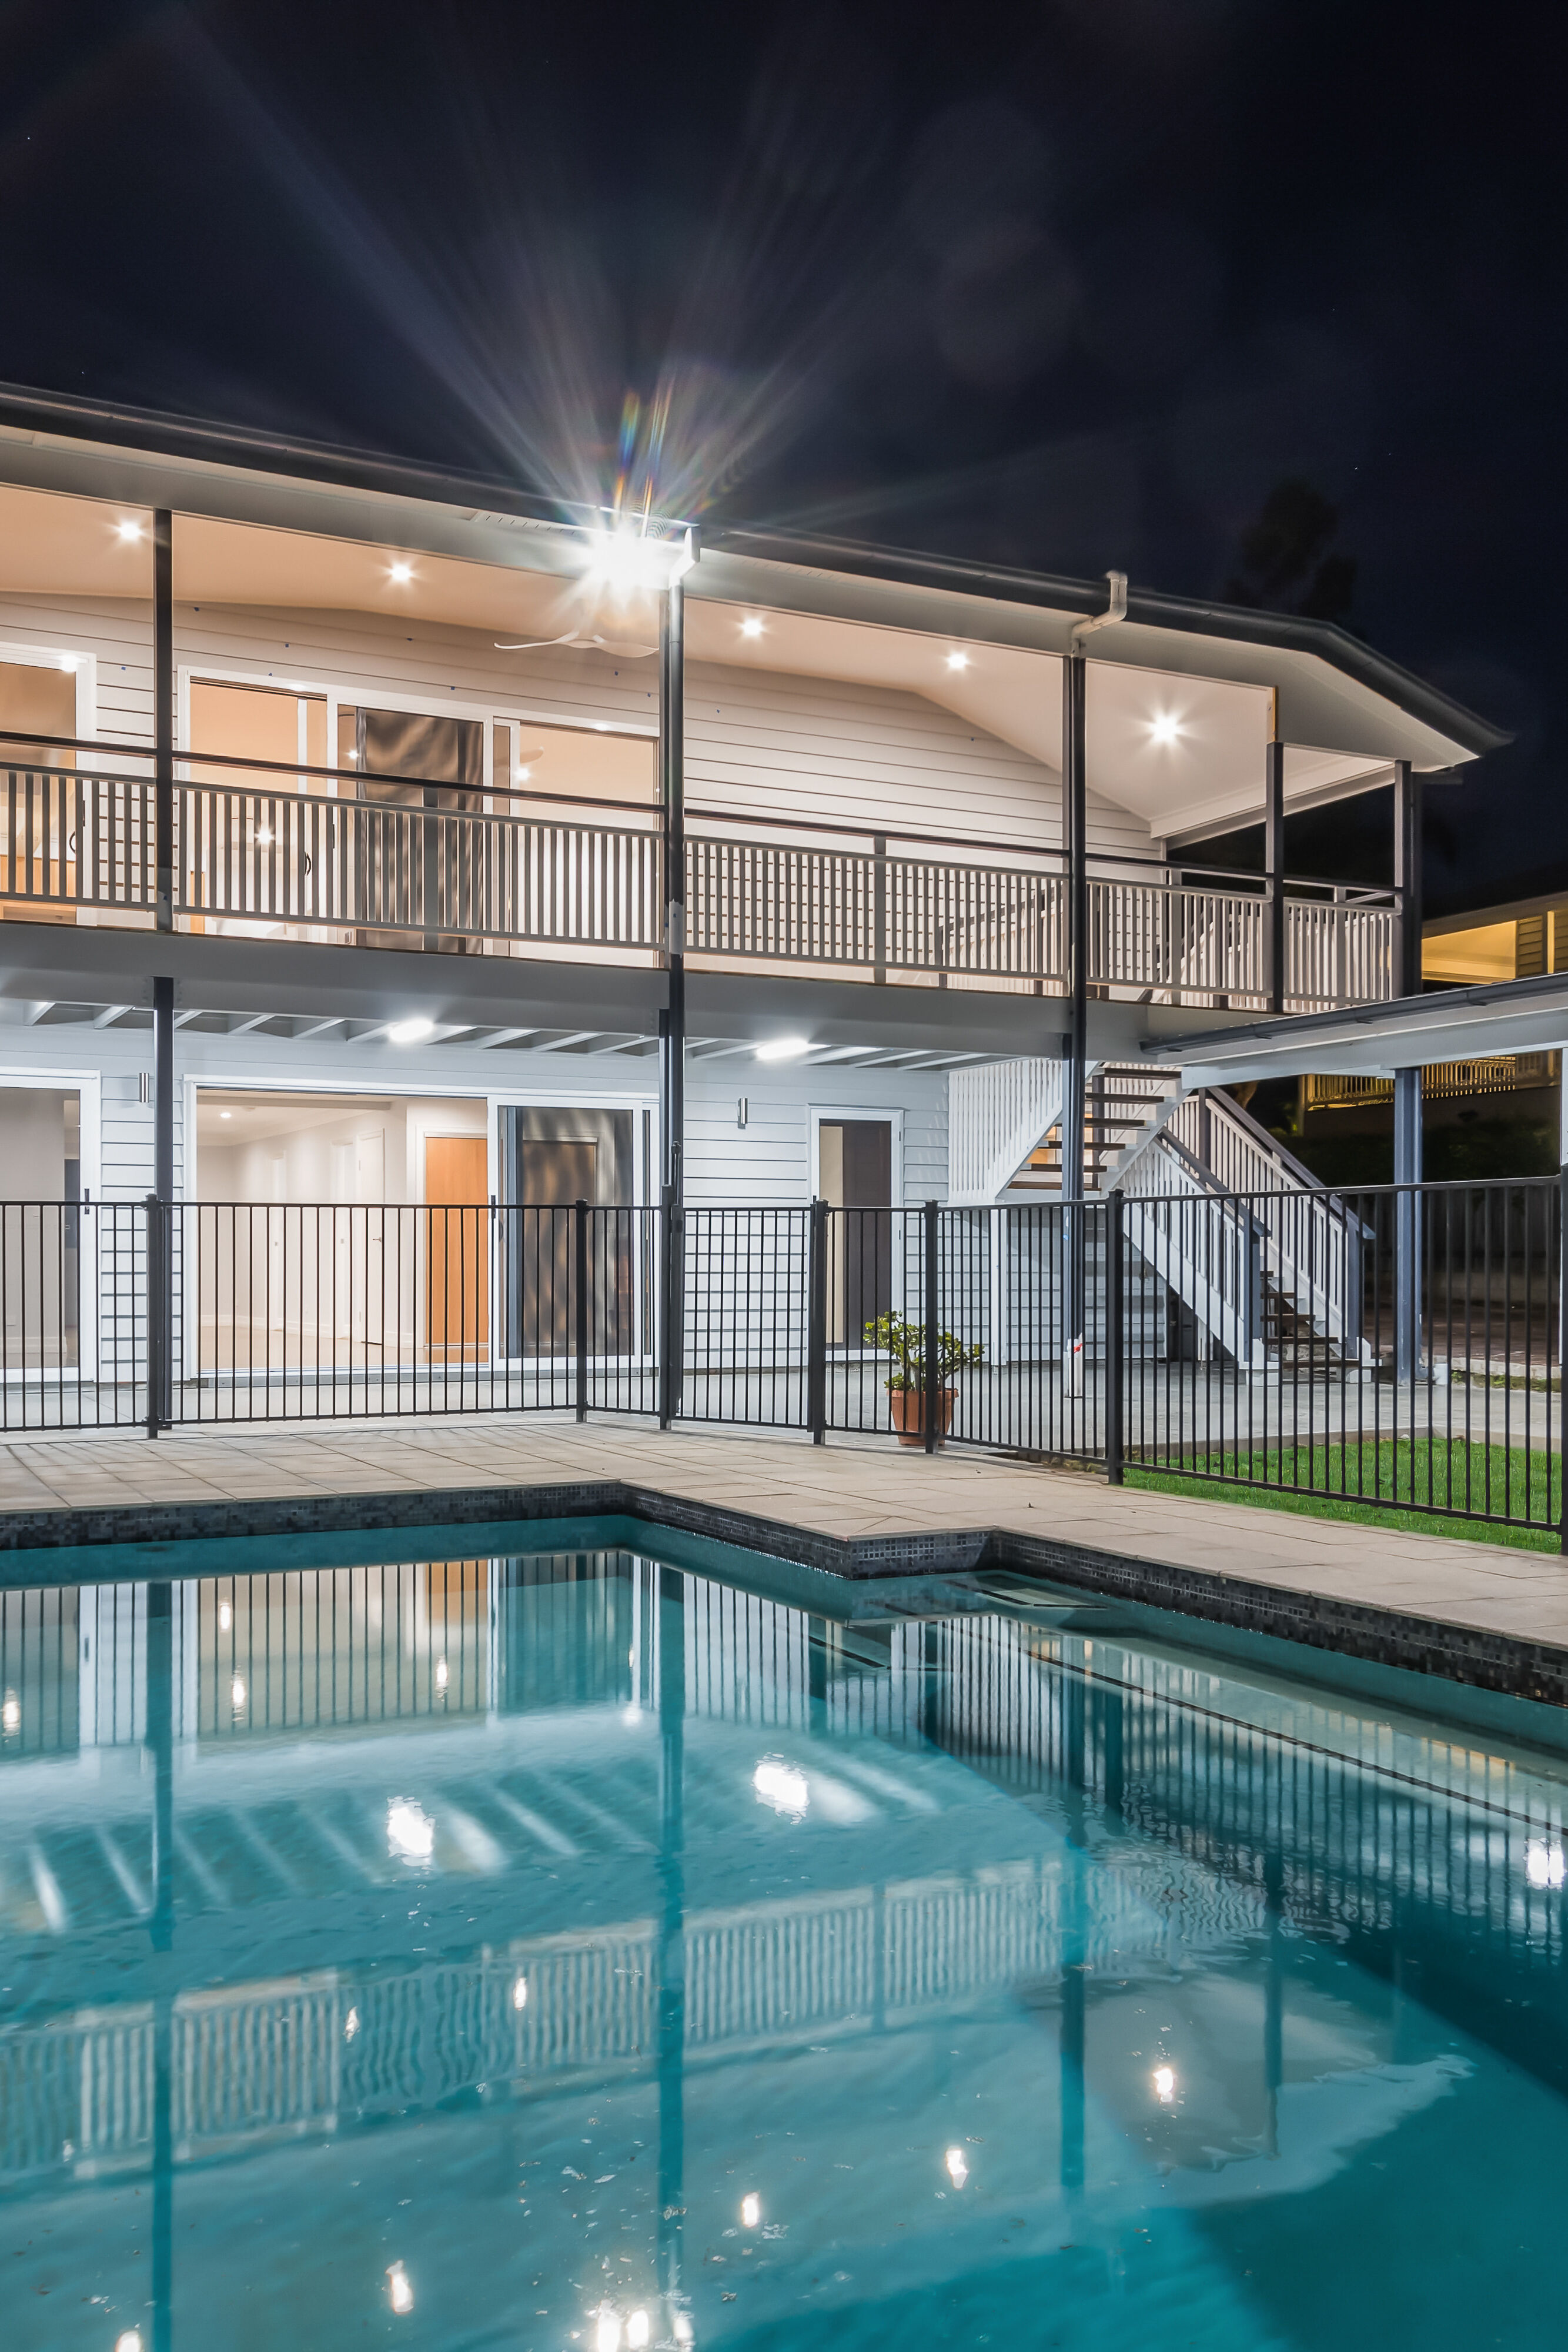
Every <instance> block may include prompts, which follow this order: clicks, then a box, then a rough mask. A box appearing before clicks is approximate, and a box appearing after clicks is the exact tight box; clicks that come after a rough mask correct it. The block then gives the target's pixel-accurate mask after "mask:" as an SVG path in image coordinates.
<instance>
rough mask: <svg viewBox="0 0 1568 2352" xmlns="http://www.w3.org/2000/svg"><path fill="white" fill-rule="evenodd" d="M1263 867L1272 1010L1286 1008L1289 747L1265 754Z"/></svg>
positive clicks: (1273, 748) (1272, 748)
mask: <svg viewBox="0 0 1568 2352" xmlns="http://www.w3.org/2000/svg"><path fill="white" fill-rule="evenodd" d="M1263 867H1264V871H1265V873H1266V875H1267V877H1268V890H1269V914H1268V940H1269V1010H1270V1013H1283V1011H1284V1009H1285V747H1284V745H1283V744H1282V743H1279V742H1274V743H1270V744H1269V745H1268V746H1267V747H1266V749H1265V751H1264V754H1263Z"/></svg>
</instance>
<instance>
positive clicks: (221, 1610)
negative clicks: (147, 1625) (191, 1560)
mask: <svg viewBox="0 0 1568 2352" xmlns="http://www.w3.org/2000/svg"><path fill="white" fill-rule="evenodd" d="M224 1117H225V1118H227V1117H228V1113H227V1111H226V1110H225V1113H224ZM234 1621H235V1613H234V1611H233V1610H232V1609H231V1608H230V1607H229V1604H228V1602H227V1601H219V1603H218V1631H219V1633H227V1632H228V1630H229V1627H230V1626H231V1625H232V1624H233V1623H234Z"/></svg>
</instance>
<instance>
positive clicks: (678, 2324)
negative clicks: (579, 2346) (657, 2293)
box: [675, 2311, 692, 2344]
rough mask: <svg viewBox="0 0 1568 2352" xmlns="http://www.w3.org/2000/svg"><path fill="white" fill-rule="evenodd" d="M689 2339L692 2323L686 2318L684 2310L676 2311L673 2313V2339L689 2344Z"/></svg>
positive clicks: (679, 2342) (678, 2342)
mask: <svg viewBox="0 0 1568 2352" xmlns="http://www.w3.org/2000/svg"><path fill="white" fill-rule="evenodd" d="M691 2340H692V2323H691V2321H690V2320H689V2319H688V2318H687V2316H686V2315H685V2312H684V2311H677V2312H676V2314H675V2341H676V2343H677V2344H689V2343H690V2342H691Z"/></svg>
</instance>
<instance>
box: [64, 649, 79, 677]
mask: <svg viewBox="0 0 1568 2352" xmlns="http://www.w3.org/2000/svg"><path fill="white" fill-rule="evenodd" d="M60 667H61V668H62V669H63V670H64V671H65V673H66V676H67V677H75V676H76V674H77V672H78V669H79V668H80V667H81V663H80V661H79V659H78V656H76V655H75V654H62V655H61V656H60Z"/></svg>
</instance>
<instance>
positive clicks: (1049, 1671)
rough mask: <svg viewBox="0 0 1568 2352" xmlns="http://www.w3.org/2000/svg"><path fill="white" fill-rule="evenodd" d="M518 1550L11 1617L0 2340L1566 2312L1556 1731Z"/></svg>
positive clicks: (1082, 2335) (1133, 2324)
mask: <svg viewBox="0 0 1568 2352" xmlns="http://www.w3.org/2000/svg"><path fill="white" fill-rule="evenodd" d="M548 1535H549V1531H546V1536H545V1537H541V1532H540V1530H538V1529H537V1528H535V1529H521V1528H517V1529H510V1530H508V1529H486V1530H477V1531H476V1530H469V1529H465V1530H463V1531H461V1534H460V1536H459V1537H458V1540H459V1541H460V1542H462V1543H464V1544H466V1545H467V1546H468V1547H469V1549H470V1550H471V1551H472V1552H473V1554H474V1556H473V1557H469V1558H464V1559H457V1558H452V1557H442V1558H436V1557H435V1556H434V1554H435V1551H436V1549H438V1548H441V1549H444V1550H445V1551H446V1552H450V1551H451V1549H452V1547H453V1542H454V1535H453V1531H451V1530H448V1531H447V1532H446V1533H445V1534H444V1536H442V1537H439V1538H438V1537H437V1536H436V1535H435V1534H434V1531H431V1532H427V1533H426V1534H425V1535H424V1536H423V1538H420V1540H419V1542H418V1543H417V1544H413V1545H411V1543H410V1541H409V1539H408V1538H393V1537H383V1538H375V1537H373V1536H371V1537H369V1538H365V1539H364V1540H363V1541H362V1542H361V1544H360V1545H359V1547H358V1557H357V1558H356V1557H354V1556H353V1555H354V1552H355V1546H354V1545H353V1544H351V1543H350V1544H345V1542H344V1540H343V1539H342V1538H335V1539H333V1543H332V1545H327V1544H325V1543H323V1544H319V1545H317V1546H315V1547H314V1548H312V1547H311V1546H310V1544H309V1543H308V1540H307V1539H305V1538H293V1539H291V1540H290V1542H289V1543H288V1544H276V1545H270V1546H269V1545H267V1544H261V1543H251V1544H247V1545H244V1546H237V1545H236V1546H223V1545H216V1544H214V1545H206V1546H191V1547H159V1548H156V1549H152V1550H150V1552H149V1554H148V1555H147V1556H146V1557H143V1558H138V1557H137V1556H134V1555H130V1554H120V1555H116V1556H115V1557H114V1558H113V1559H112V1560H110V1559H109V1558H108V1556H105V1555H98V1556H97V1565H96V1572H98V1573H99V1574H103V1575H105V1576H107V1577H108V1578H109V1580H105V1581H100V1582H96V1583H86V1582H84V1583H81V1584H67V1583H54V1584H51V1585H49V1586H47V1587H43V1588H34V1589H31V1590H28V1591H21V1590H19V1589H13V1590H10V1591H6V1592H5V1594H4V1596H0V1682H3V1685H4V1692H3V1703H0V2166H3V2168H4V2179H5V2190H6V2194H5V2203H4V2206H3V2208H0V2265H3V2271H0V2315H3V2316H0V2341H3V2342H4V2344H5V2347H6V2348H7V2352H43V2347H48V2352H66V2347H69V2348H70V2352H77V2347H81V2352H113V2347H116V2346H120V2347H122V2352H138V2346H140V2347H141V2352H172V2347H180V2352H197V2347H200V2352H209V2347H223V2352H229V2347H233V2352H300V2347H307V2348H308V2347H340V2346H371V2345H376V2344H380V2343H382V2342H385V2343H388V2344H392V2345H399V2346H405V2347H409V2352H457V2347H463V2348H464V2352H468V2347H474V2352H479V2347H516V2352H529V2347H533V2352H570V2347H579V2352H639V2347H642V2346H644V2345H647V2346H665V2347H685V2346H690V2345H695V2346H697V2347H709V2346H714V2347H716V2346H720V2345H723V2346H727V2347H741V2346H744V2347H757V2352H762V2347H779V2352H783V2347H789V2348H790V2352H806V2347H817V2346H823V2347H826V2346H831V2347H835V2352H839V2348H840V2347H867V2352H870V2347H884V2346H904V2345H909V2346H919V2347H946V2346H960V2345H961V2346H971V2345H974V2346H985V2345H990V2346H994V2347H1004V2346H1007V2347H1022V2346H1029V2347H1036V2346H1064V2347H1095V2352H1122V2347H1127V2352H1132V2347H1140V2352H1148V2347H1157V2348H1158V2352H1164V2347H1183V2346H1188V2345H1192V2346H1201V2347H1206V2352H1231V2347H1235V2352H1242V2347H1245V2352H1262V2347H1313V2352H1317V2347H1322V2352H1355V2347H1368V2352H1371V2347H1378V2352H1386V2347H1404V2346H1412V2347H1414V2346H1420V2347H1424V2352H1426V2348H1427V2347H1437V2352H1442V2348H1443V2347H1456V2352H1458V2347H1466V2352H1471V2347H1484V2346H1493V2345H1500V2346H1505V2347H1535V2346H1546V2345H1553V2346H1555V2345H1557V2344H1559V2343H1560V2342H1561V2341H1562V2340H1563V2316H1562V2294H1563V2290H1562V2283H1561V2275H1560V2272H1559V2269H1558V2263H1559V2259H1560V2256H1559V2246H1560V2242H1561V2231H1562V2221H1561V2202H1562V2183H1563V2179H1564V2178H1565V2177H1568V2103H1565V2092H1568V2041H1565V2038H1564V1987H1563V1978H1564V1965H1563V1904H1564V1886H1563V1879H1564V1843H1563V1826H1562V1823H1563V1787H1564V1780H1565V1777H1568V1763H1565V1762H1564V1761H1563V1760H1562V1759H1560V1758H1559V1757H1558V1756H1557V1755H1556V1754H1555V1753H1554V1752H1553V1750H1552V1748H1551V1747H1550V1746H1549V1745H1547V1744H1544V1742H1545V1741H1546V1740H1547V1738H1549V1737H1550V1736H1551V1727H1550V1726H1549V1725H1544V1719H1543V1717H1542V1711H1541V1710H1537V1709H1531V1708H1529V1707H1525V1706H1521V1707H1519V1708H1518V1709H1517V1710H1514V1711H1511V1710H1509V1709H1508V1708H1507V1707H1505V1706H1498V1705H1494V1706H1493V1709H1492V1721H1491V1723H1490V1727H1487V1728H1478V1727H1475V1725H1474V1724H1473V1723H1472V1724H1471V1726H1470V1727H1465V1725H1464V1724H1463V1723H1462V1722H1460V1721H1458V1720H1457V1719H1456V1718H1455V1716H1454V1712H1453V1710H1454V1708H1455V1706H1457V1705H1458V1701H1457V1699H1456V1696H1455V1695H1454V1694H1452V1693H1448V1692H1446V1691H1445V1690H1444V1689H1443V1687H1442V1686H1440V1685H1429V1684H1428V1685H1423V1684H1420V1683H1419V1682H1417V1681H1416V1679H1415V1678H1413V1677H1401V1678H1397V1679H1396V1678H1392V1677H1390V1678H1387V1687H1386V1688H1379V1687H1377V1686H1376V1677H1375V1676H1368V1675H1365V1674H1363V1675H1361V1676H1360V1678H1359V1685H1358V1687H1357V1689H1356V1690H1355V1691H1354V1692H1352V1691H1349V1690H1345V1691H1339V1692H1336V1691H1335V1689H1334V1688H1333V1686H1332V1685H1331V1683H1330V1682H1328V1681H1325V1680H1324V1679H1323V1677H1325V1676H1332V1675H1333V1671H1334V1662H1333V1661H1332V1660H1330V1659H1326V1658H1324V1657H1322V1656H1319V1655H1311V1654H1306V1653H1299V1652H1298V1653H1291V1652H1289V1651H1287V1650H1286V1649H1285V1648H1284V1646H1283V1645H1282V1644H1278V1643H1254V1644H1251V1645H1249V1644H1248V1643H1245V1642H1241V1641H1239V1640H1236V1639H1231V1640H1230V1641H1229V1642H1228V1643H1227V1644H1226V1645H1225V1648H1224V1650H1223V1653H1221V1652H1219V1651H1217V1650H1216V1649H1215V1647H1214V1646H1213V1643H1214V1642H1215V1641H1216V1640H1217V1639H1218V1637H1216V1636H1211V1635H1208V1634H1207V1633H1205V1630H1204V1629H1203V1628H1201V1627H1199V1626H1196V1625H1183V1624H1182V1623H1181V1622H1179V1621H1176V1620H1173V1619H1169V1618H1165V1619H1162V1618H1156V1617H1155V1616H1154V1615H1152V1614H1151V1613H1149V1612H1139V1611H1137V1610H1135V1609H1130V1608H1124V1607H1122V1606H1120V1605H1115V1606H1113V1605H1102V1606H1096V1605H1094V1604H1092V1603H1088V1602H1085V1601H1082V1599H1074V1598H1073V1597H1072V1596H1071V1595H1064V1594H1059V1593H1052V1592H1051V1591H1047V1590H1044V1589H1040V1588H1026V1587H1023V1586H1020V1585H1018V1584H1017V1583H1015V1582H1013V1581H1011V1580H1007V1579H989V1580H988V1579H985V1578H975V1579H956V1580H943V1581H941V1582H939V1583H930V1582H927V1583H924V1584H922V1583H920V1582H916V1581H913V1580H912V1581H908V1582H900V1583H896V1584H889V1585H886V1586H882V1585H874V1586H869V1587H867V1586H861V1587H845V1586H843V1585H841V1584H838V1583H836V1582H835V1581H833V1580H830V1579H827V1578H825V1577H814V1576H812V1575H810V1573H809V1572H807V1571H803V1570H788V1569H786V1568H784V1567H782V1566H781V1565H779V1564H778V1563H771V1564H769V1563H763V1562H758V1561H755V1560H752V1561H748V1560H747V1559H745V1558H743V1557H742V1556H741V1555H739V1554H734V1553H730V1554H721V1553H719V1552H718V1551H717V1550H716V1549H708V1550H704V1551H702V1552H701V1554H700V1556H699V1555H698V1553H697V1551H696V1550H695V1549H694V1548H693V1547H691V1546H687V1547H686V1548H685V1551H684V1553H683V1554H682V1555H681V1557H682V1558H683V1559H685V1565H674V1564H671V1563H672V1557H673V1555H672V1553H671V1551H670V1549H669V1547H668V1542H667V1539H664V1538H654V1537H653V1535H652V1534H651V1533H644V1534H641V1535H640V1534H638V1533H637V1531H635V1530H629V1529H628V1528H627V1527H626V1526H625V1524H624V1523H615V1524H613V1525H601V1526H597V1527H595V1526H580V1527H577V1528H571V1529H568V1530H560V1531H558V1538H559V1539H557V1540H556V1541H555V1544H554V1548H553V1549H550V1550H548V1551H544V1550H540V1549H538V1545H539V1544H540V1542H541V1540H544V1539H546V1538H548ZM660 1544H664V1558H663V1559H660V1558H659V1557H657V1556H656V1549H657V1547H658V1546H659V1545H660ZM394 1549H403V1550H405V1551H411V1550H412V1551H417V1552H418V1554H419V1556H418V1557H413V1558H404V1559H394V1558H392V1557H391V1554H392V1551H393V1550H394ZM269 1559H271V1560H273V1561H275V1562H276V1563H277V1565H276V1566H274V1568H273V1570H272V1572H270V1573H268V1572H262V1571H264V1570H265V1569H266V1567H267V1562H268V1560H269ZM313 1561H314V1562H316V1563H317V1564H311V1563H312V1562H313ZM694 1563H695V1564H694ZM59 1565H60V1564H59V1563H56V1564H55V1565H54V1566H53V1567H52V1568H51V1570H50V1572H51V1573H58V1572H59ZM69 1566H70V1564H69V1563H65V1567H66V1569H67V1570H69ZM35 1572H37V1571H35ZM1206 1645H1207V1646H1206ZM1427 1708H1430V1709H1432V1710H1433V1711H1432V1712H1427V1711H1426V1710H1427Z"/></svg>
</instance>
